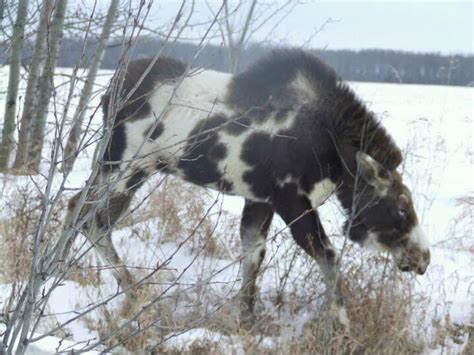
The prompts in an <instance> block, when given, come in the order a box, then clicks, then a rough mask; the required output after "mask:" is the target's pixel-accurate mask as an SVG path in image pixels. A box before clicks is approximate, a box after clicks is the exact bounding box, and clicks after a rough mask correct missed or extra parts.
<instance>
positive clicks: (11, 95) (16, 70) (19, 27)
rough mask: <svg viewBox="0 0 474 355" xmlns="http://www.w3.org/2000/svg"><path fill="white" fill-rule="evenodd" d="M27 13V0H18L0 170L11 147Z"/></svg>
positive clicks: (4, 165)
mask: <svg viewBox="0 0 474 355" xmlns="http://www.w3.org/2000/svg"><path fill="white" fill-rule="evenodd" d="M3 8H4V2H2V9H3ZM27 13H28V0H20V1H19V2H18V9H17V15H16V20H15V25H14V27H13V39H12V46H11V50H10V75H9V78H8V89H7V100H6V103H5V118H4V121H3V131H2V143H1V146H0V171H6V170H7V169H8V161H9V157H10V153H11V150H12V147H13V134H14V132H15V115H16V107H17V96H18V85H19V79H20V65H21V50H22V48H23V39H24V35H25V23H26V18H27Z"/></svg>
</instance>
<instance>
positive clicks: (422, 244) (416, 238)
mask: <svg viewBox="0 0 474 355" xmlns="http://www.w3.org/2000/svg"><path fill="white" fill-rule="evenodd" d="M408 240H409V241H410V243H412V244H414V245H416V246H418V248H420V250H422V251H425V250H429V248H430V242H429V240H428V238H427V237H426V235H425V233H424V232H423V230H422V229H421V227H420V225H418V224H417V225H416V226H415V227H414V228H413V229H412V230H411V232H410V236H409V237H408Z"/></svg>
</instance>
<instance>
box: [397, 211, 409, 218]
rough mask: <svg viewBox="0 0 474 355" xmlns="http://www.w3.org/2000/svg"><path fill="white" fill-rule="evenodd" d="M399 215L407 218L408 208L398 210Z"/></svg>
mask: <svg viewBox="0 0 474 355" xmlns="http://www.w3.org/2000/svg"><path fill="white" fill-rule="evenodd" d="M398 215H399V216H400V217H402V218H405V217H406V215H407V210H404V209H399V210H398Z"/></svg>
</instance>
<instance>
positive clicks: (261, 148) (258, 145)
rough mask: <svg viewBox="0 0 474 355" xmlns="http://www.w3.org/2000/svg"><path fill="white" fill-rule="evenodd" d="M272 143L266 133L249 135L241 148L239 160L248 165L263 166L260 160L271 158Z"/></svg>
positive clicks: (263, 162)
mask: <svg viewBox="0 0 474 355" xmlns="http://www.w3.org/2000/svg"><path fill="white" fill-rule="evenodd" d="M272 153H273V152H272V141H271V137H270V135H269V134H268V133H264V132H257V133H253V134H251V135H250V136H249V137H248V138H247V139H246V140H245V142H244V144H243V146H242V152H241V156H240V157H241V159H242V160H243V161H244V162H246V163H247V164H249V165H261V164H265V161H262V158H265V157H267V158H270V157H271V156H272Z"/></svg>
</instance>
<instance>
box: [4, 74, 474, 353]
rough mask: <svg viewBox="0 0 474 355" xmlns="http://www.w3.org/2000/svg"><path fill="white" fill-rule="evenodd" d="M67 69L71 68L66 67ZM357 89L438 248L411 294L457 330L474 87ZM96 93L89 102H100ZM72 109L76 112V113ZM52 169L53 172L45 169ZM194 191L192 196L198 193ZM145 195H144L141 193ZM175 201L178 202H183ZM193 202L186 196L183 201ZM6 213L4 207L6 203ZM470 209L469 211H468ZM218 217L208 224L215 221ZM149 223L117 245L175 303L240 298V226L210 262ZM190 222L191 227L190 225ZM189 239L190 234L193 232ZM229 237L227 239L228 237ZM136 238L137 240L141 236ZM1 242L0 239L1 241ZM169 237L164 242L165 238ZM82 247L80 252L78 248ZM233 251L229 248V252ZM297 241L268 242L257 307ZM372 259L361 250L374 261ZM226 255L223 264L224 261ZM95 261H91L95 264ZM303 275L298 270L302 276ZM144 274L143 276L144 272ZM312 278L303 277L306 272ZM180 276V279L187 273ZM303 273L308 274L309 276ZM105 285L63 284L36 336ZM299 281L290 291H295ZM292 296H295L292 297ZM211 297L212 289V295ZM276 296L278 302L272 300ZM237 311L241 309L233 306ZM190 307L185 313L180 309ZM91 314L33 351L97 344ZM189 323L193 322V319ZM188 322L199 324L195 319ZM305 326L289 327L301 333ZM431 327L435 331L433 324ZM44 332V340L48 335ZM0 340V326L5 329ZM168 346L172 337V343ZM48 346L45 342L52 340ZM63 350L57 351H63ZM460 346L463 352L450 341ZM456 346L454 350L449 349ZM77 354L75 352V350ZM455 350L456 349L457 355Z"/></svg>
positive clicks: (472, 222)
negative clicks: (160, 269) (392, 143)
mask: <svg viewBox="0 0 474 355" xmlns="http://www.w3.org/2000/svg"><path fill="white" fill-rule="evenodd" d="M64 71H65V72H67V70H64ZM5 73H6V70H5V68H3V75H2V76H1V77H0V79H1V81H0V84H1V85H2V87H4V86H5V85H6V79H5V78H6V76H5V75H4V74H5ZM104 74H106V75H104V76H101V77H100V79H99V82H100V83H101V84H102V85H105V84H106V83H107V80H108V74H109V73H107V72H105V73H104ZM351 86H352V87H353V88H354V90H355V91H356V92H357V93H358V94H359V96H361V97H362V98H363V99H364V100H365V101H366V102H367V104H368V106H369V107H370V108H371V110H373V111H375V112H376V113H377V114H378V115H379V117H380V118H381V119H382V120H383V123H384V125H385V126H386V128H387V130H388V131H389V132H390V133H391V134H392V135H393V137H394V138H395V140H396V141H397V143H398V144H399V146H400V147H402V148H403V150H404V151H405V153H406V154H405V162H404V165H403V171H404V179H405V180H406V181H407V184H408V186H410V187H411V188H412V192H413V194H414V200H415V204H416V205H417V211H418V213H419V216H420V217H421V222H422V225H423V227H424V230H425V232H426V234H427V235H428V236H429V238H430V240H431V243H432V262H431V265H430V267H429V269H428V272H427V273H426V274H425V275H424V276H420V277H417V278H416V280H415V281H413V285H414V291H415V292H416V293H417V294H419V295H422V296H423V298H426V299H427V302H425V303H423V307H424V308H425V312H426V314H427V315H428V317H427V319H426V323H427V329H428V330H430V331H433V329H432V328H431V327H432V326H433V324H434V323H436V322H437V321H439V322H444V321H445V320H446V316H448V317H449V319H450V321H451V322H453V323H458V324H468V323H470V322H472V318H471V317H472V316H473V307H474V287H473V284H474V235H473V230H472V228H473V226H474V216H473V214H474V211H473V210H472V208H473V206H472V205H471V206H470V207H467V210H466V207H465V206H464V207H463V206H462V205H460V199H462V198H466V197H468V196H471V197H473V196H474V140H473V138H474V137H473V134H474V132H473V128H474V125H473V118H474V106H473V105H474V89H473V88H460V87H448V86H425V85H401V84H399V85H397V84H375V83H351ZM98 100H99V98H98V96H97V97H96V98H95V99H94V100H93V102H92V104H94V103H95V104H97V103H98ZM3 103H4V97H0V117H1V116H2V114H1V113H2V112H1V110H3V106H4V104H3ZM71 111H73V110H71ZM100 120H101V117H100V115H98V117H97V118H96V121H95V122H96V125H95V126H96V127H97V126H98V124H99V122H100ZM88 153H89V155H88V156H87V155H83V156H82V157H81V158H80V159H79V161H78V163H77V165H76V167H75V169H74V171H73V172H72V174H71V176H70V178H69V180H68V187H80V186H81V185H82V184H83V183H84V182H85V180H86V179H87V177H88V173H89V167H90V162H89V159H90V158H89V157H90V156H91V150H90V149H89V151H88ZM45 168H46V166H45ZM152 180H153V181H152V182H150V183H147V185H146V187H145V188H144V190H147V189H148V190H150V189H152V188H153V183H156V181H158V180H160V176H157V177H155V178H154V179H152ZM1 181H3V186H2V188H1V189H0V190H1V191H2V195H1V196H0V197H1V198H2V199H3V200H6V199H8V198H9V196H10V195H11V193H12V192H13V191H14V190H15V188H14V187H15V186H18V185H21V184H26V183H27V182H28V181H29V180H28V179H27V178H11V177H5V176H4V177H2V179H1ZM193 191H194V190H193ZM201 193H202V194H203V196H204V197H203V199H204V200H206V201H208V202H209V203H211V202H212V201H213V200H214V199H216V198H217V199H218V203H217V205H216V207H215V208H214V210H216V208H217V207H219V208H220V207H221V206H222V209H223V210H224V211H227V212H228V213H229V218H230V219H232V216H238V215H239V213H240V211H241V209H242V207H243V200H242V199H241V198H238V197H222V196H218V195H217V193H214V192H209V191H207V190H202V192H201ZM142 194H143V195H144V192H143V193H142ZM177 198H178V197H177ZM185 202H186V199H185V198H184V199H183V203H185ZM1 205H2V206H5V203H4V202H1ZM466 211H467V213H466ZM0 213H1V215H2V218H5V217H7V216H8V211H7V210H3V211H2V212H0ZM321 213H322V220H323V223H324V224H325V225H326V226H327V229H328V231H329V234H330V235H337V234H339V232H340V227H341V225H342V222H343V220H341V218H340V217H341V216H340V213H339V212H338V208H337V204H336V202H335V201H330V203H327V204H325V205H324V206H322V207H321ZM217 218H218V217H216V216H214V217H212V218H211V220H217ZM148 222H149V223H146V224H145V223H143V224H140V225H136V226H132V227H127V228H123V229H121V230H118V231H116V232H115V233H114V242H115V244H116V245H117V247H118V249H119V251H120V253H121V255H123V256H124V258H125V259H126V261H127V264H128V265H131V266H137V267H140V268H142V270H141V271H140V272H142V273H143V272H144V270H143V267H149V268H151V269H153V268H154V267H156V265H161V264H162V263H163V262H164V261H167V260H168V262H167V263H166V267H165V269H166V270H167V272H166V273H162V274H164V275H165V276H162V277H160V279H159V282H160V283H161V285H160V287H161V289H163V288H165V287H166V285H168V284H169V283H173V282H174V281H175V279H176V277H177V276H179V279H178V283H177V284H176V285H174V286H173V288H171V289H170V290H168V293H169V294H171V293H172V294H173V295H174V297H177V298H178V299H189V298H193V300H194V301H195V300H196V299H199V301H200V307H204V308H206V309H207V310H208V312H212V311H213V310H214V309H217V306H216V304H215V303H216V302H217V301H220V302H222V303H226V302H227V301H228V300H231V299H233V298H234V296H235V295H236V294H237V291H238V288H239V285H240V281H239V268H240V265H239V262H238V256H239V255H238V251H237V249H236V248H235V247H234V246H235V245H238V241H237V240H236V238H237V237H236V236H237V231H238V226H234V228H235V231H234V230H233V231H227V230H226V228H227V227H228V224H227V225H225V226H224V227H221V228H220V227H218V228H217V229H218V233H217V235H218V241H217V249H218V250H221V251H222V250H223V251H222V252H221V255H220V256H219V255H212V256H209V255H203V254H204V253H200V252H199V248H200V246H199V245H198V246H196V245H195V244H192V242H191V241H190V242H189V243H185V244H184V245H183V246H180V245H179V242H181V241H182V240H183V239H184V237H186V234H185V232H186V231H181V233H182V234H183V235H181V238H179V236H177V237H176V240H173V238H170V236H163V235H162V234H163V233H164V232H163V229H161V228H160V226H159V219H152V220H151V222H150V221H148ZM184 224H185V223H184ZM282 227H283V224H282V222H281V221H280V220H279V219H275V221H274V230H275V231H277V230H279V229H280V228H282ZM145 232H146V233H147V235H151V236H152V237H149V238H143V237H142V238H139V237H138V236H140V235H141V234H143V233H145ZM187 232H189V230H187ZM225 234H228V239H225V238H223V236H225ZM137 235H138V236H137ZM1 238H2V236H1V235H0V243H1ZM164 238H166V240H165V241H164V240H163V239H164ZM334 239H335V243H336V245H339V246H340V245H341V244H342V240H341V239H342V238H337V237H336V238H334ZM80 242H81V241H79V242H78V243H76V244H77V246H78V247H79V246H80ZM229 245H231V246H229ZM292 246H293V243H292V241H291V239H290V238H284V237H282V236H279V237H277V238H274V239H271V240H270V241H269V245H268V249H269V251H268V253H267V258H266V261H265V266H266V271H265V273H264V274H263V276H262V277H261V280H260V281H259V283H260V285H261V293H262V294H263V295H267V297H262V301H263V302H261V303H262V304H261V305H260V306H259V307H260V308H259V310H260V311H262V309H263V310H264V311H269V309H271V308H272V307H274V305H273V304H272V303H271V302H270V301H269V300H270V299H271V298H272V297H275V296H274V294H275V293H276V286H275V285H276V283H277V281H278V280H281V277H282V270H284V269H285V266H286V264H285V263H287V262H288V260H286V259H285V260H279V257H278V256H280V255H283V254H285V251H287V250H288V249H290V248H292ZM370 253H371V252H364V253H359V254H358V255H362V256H367V255H370ZM218 256H219V257H218ZM302 259H303V258H299V260H297V261H296V264H295V267H294V269H293V272H292V273H291V274H290V278H291V277H294V278H295V279H294V280H290V281H289V282H288V284H289V285H291V286H293V285H294V287H295V290H297V291H295V292H298V290H301V288H300V287H297V286H296V285H299V283H298V282H297V278H298V274H299V273H300V272H299V270H301V274H303V270H305V269H304V268H307V267H308V266H307V260H306V259H304V260H302ZM95 263H96V262H95V261H94V259H93V261H92V264H95ZM295 270H296V271H295ZM137 272H138V271H137ZM305 272H306V270H305ZM181 274H182V275H181ZM305 275H306V274H305ZM101 280H102V284H101V285H100V287H96V286H93V285H87V286H84V287H83V286H81V285H80V284H79V283H77V282H74V281H66V282H65V283H64V284H63V285H62V286H60V287H58V288H57V289H56V290H55V291H54V292H53V294H52V297H51V299H50V302H49V307H48V314H49V315H50V316H49V317H46V318H48V319H47V321H45V322H44V325H43V326H42V327H40V328H39V329H40V330H41V331H45V330H47V329H51V327H52V325H53V324H56V322H57V323H59V324H61V323H62V322H66V321H68V320H69V319H70V318H71V317H74V316H75V314H76V313H75V312H76V311H78V310H83V309H85V308H86V307H87V306H88V305H90V304H92V303H94V302H95V301H97V300H98V299H104V298H106V297H108V295H111V294H114V292H115V290H116V284H115V281H114V279H113V278H112V277H111V275H110V273H109V272H108V271H103V272H101ZM292 282H293V284H292ZM202 285H206V287H207V288H206V290H207V291H206V292H203V291H200V287H201V288H202ZM291 286H286V291H285V292H287V293H291ZM11 287H12V285H11V284H8V283H5V282H3V284H2V280H1V279H0V308H3V307H4V304H5V303H4V302H6V299H7V298H8V295H9V291H10V289H11ZM289 289H290V290H289ZM209 290H210V291H209ZM272 295H273V296H272ZM122 300H123V299H122V298H121V297H118V298H115V299H113V300H112V301H111V302H109V304H108V307H109V308H110V309H111V310H113V309H115V308H117V307H119V305H120V302H122ZM229 302H230V304H231V305H232V304H234V305H235V304H236V303H235V302H234V303H232V301H229ZM186 304H188V307H189V302H188V303H186V302H181V303H180V302H178V301H177V302H176V307H175V309H173V310H172V312H174V313H175V314H178V313H180V312H181V313H183V314H187V315H186V316H183V317H184V318H186V317H189V315H188V314H189V310H186V309H185V308H186V306H185V305H186ZM181 305H184V306H181ZM310 313H311V312H310V311H309V310H308V309H303V310H301V311H299V313H298V315H297V316H295V317H292V318H287V319H285V321H287V322H290V323H291V322H293V325H295V324H296V323H303V322H304V321H305V320H307V319H309V318H311V317H312V316H313V315H312V314H310ZM88 317H89V318H90V319H92V321H90V322H89V323H87V322H85V321H83V320H78V321H75V322H72V323H70V324H68V325H67V332H68V333H69V335H68V339H69V340H68V341H67V342H63V343H61V344H59V340H60V339H59V338H54V337H49V338H47V339H44V340H43V343H39V342H38V343H37V344H35V346H36V347H37V348H36V349H38V353H40V351H43V352H45V353H47V352H48V351H49V352H54V351H55V349H56V348H57V347H58V346H60V348H61V349H65V348H67V347H70V346H71V344H74V343H76V342H77V344H76V345H75V347H76V348H81V347H82V346H84V344H87V343H88V342H90V344H93V343H94V342H95V341H96V340H97V337H98V331H96V330H91V326H90V324H91V323H94V320H95V321H97V320H98V319H99V318H100V317H101V313H100V312H99V311H97V310H96V311H93V312H91V313H90V314H89V315H88ZM186 319H188V318H186ZM189 321H190V322H192V321H193V320H192V319H190V320H189ZM301 327H302V324H300V325H299V326H295V327H293V328H292V329H294V331H298V329H301ZM433 327H434V326H433ZM295 329H296V330H295ZM41 331H39V332H38V331H37V333H41ZM0 334H1V329H0ZM168 337H169V341H167V342H165V343H164V345H163V346H165V348H174V349H188V348H189V347H190V344H195V342H196V341H197V340H199V341H201V342H213V341H220V342H221V343H223V344H226V345H225V346H224V347H221V348H220V351H225V352H229V351H231V352H233V353H243V351H244V348H243V347H242V344H240V343H239V338H238V336H237V335H229V334H228V332H225V331H223V332H222V333H220V332H217V331H216V329H213V330H212V331H211V330H208V329H203V328H195V329H193V330H191V331H188V332H184V333H182V332H181V333H180V332H177V333H176V334H175V333H170V335H169V336H168ZM165 339H167V338H166V337H165ZM46 340H48V341H46ZM258 341H259V343H260V346H261V347H262V348H263V349H271V348H272V346H273V345H274V342H278V341H284V339H283V340H282V337H281V336H279V337H276V336H275V337H269V336H265V337H262V338H261V339H259V340H258ZM58 344H59V345H58ZM451 345H452V346H453V347H455V346H456V345H454V344H451ZM446 346H447V347H449V346H450V345H449V343H446ZM69 349H70V348H69ZM454 349H456V348H453V349H452V351H455V350H454ZM446 350H447V349H441V348H437V349H427V352H428V351H431V352H442V351H446Z"/></svg>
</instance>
